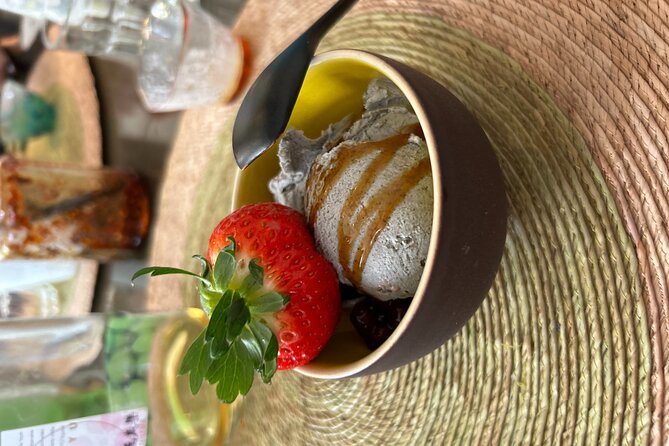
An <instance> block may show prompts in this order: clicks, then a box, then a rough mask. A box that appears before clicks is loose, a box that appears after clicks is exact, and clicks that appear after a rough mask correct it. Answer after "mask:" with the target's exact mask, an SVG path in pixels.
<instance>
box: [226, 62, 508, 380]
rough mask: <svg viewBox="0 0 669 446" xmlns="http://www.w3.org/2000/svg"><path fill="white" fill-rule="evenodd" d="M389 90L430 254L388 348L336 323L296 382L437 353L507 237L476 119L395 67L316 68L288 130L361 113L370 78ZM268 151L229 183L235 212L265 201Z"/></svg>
mask: <svg viewBox="0 0 669 446" xmlns="http://www.w3.org/2000/svg"><path fill="white" fill-rule="evenodd" d="M379 76H385V77H387V78H389V79H390V80H392V81H393V82H394V83H395V84H396V85H397V86H398V87H399V88H400V89H401V90H402V92H403V93H404V94H405V95H406V97H407V98H408V99H409V102H410V103H411V105H412V107H413V109H414V111H415V113H416V115H417V117H418V120H419V122H420V125H421V127H422V129H423V133H424V135H425V140H426V143H427V147H428V150H429V155H430V163H431V167H432V178H433V185H434V210H433V221H432V236H431V240H430V246H429V252H428V256H427V261H426V264H425V268H424V270H423V275H422V277H421V281H420V283H419V286H418V290H417V292H416V294H415V296H414V298H413V301H412V303H411V306H410V307H409V309H408V312H407V313H406V315H405V316H404V318H403V319H402V321H401V323H400V324H399V326H398V327H397V329H396V330H395V331H394V332H393V334H392V335H391V336H390V338H388V340H387V341H386V342H385V343H383V344H382V345H381V346H380V347H379V348H377V349H376V350H374V351H370V350H369V349H368V348H367V347H366V346H365V344H364V342H363V341H362V338H361V337H360V336H359V335H358V334H357V332H356V331H355V330H354V328H353V326H352V325H351V323H350V322H349V315H348V314H346V313H345V312H343V313H342V317H341V321H340V323H339V326H338V327H337V329H336V331H335V333H334V335H333V337H332V338H331V340H330V342H329V343H328V345H327V346H326V347H325V349H324V350H323V352H322V353H321V354H320V355H319V356H318V357H317V358H316V359H315V360H314V361H312V362H311V363H309V364H308V365H306V366H303V367H300V368H299V369H298V371H299V372H300V373H302V374H304V375H308V376H311V377H315V378H322V379H338V378H344V377H351V376H361V375H367V374H370V373H377V372H382V371H385V370H390V369H392V368H395V367H398V366H401V365H403V364H406V363H409V362H411V361H414V360H416V359H418V358H420V357H421V356H423V355H426V354H428V353H430V352H432V351H433V350H435V349H436V348H438V347H440V346H441V345H442V344H444V342H446V341H447V340H448V339H449V338H450V337H452V336H453V335H454V334H455V333H457V331H458V330H459V329H460V328H461V327H462V326H463V325H464V324H465V323H466V322H467V320H468V319H469V318H470V317H471V316H472V315H473V314H474V312H475V311H476V310H477V308H478V307H479V306H480V304H481V302H482V301H483V299H484V297H485V296H486V294H487V292H488V290H489V288H490V286H491V284H492V281H493V279H494V277H495V274H496V272H497V269H498V267H499V262H500V259H501V256H502V250H503V248H504V240H505V236H506V196H505V193H504V182H503V180H502V175H501V172H500V168H499V164H498V162H497V159H496V158H495V155H494V153H493V151H492V149H491V146H490V143H489V141H488V139H487V137H486V135H485V133H484V131H483V130H482V129H481V127H480V126H479V124H478V122H477V121H476V119H475V118H474V117H473V116H472V115H471V114H470V113H469V112H468V111H467V109H466V108H465V107H464V105H462V103H460V101H459V100H458V99H456V97H455V96H453V94H451V93H450V92H449V91H448V90H447V89H446V88H445V87H444V86H442V85H441V84H439V83H438V82H436V81H435V80H433V79H432V78H430V77H428V76H427V75H425V74H423V73H421V72H419V71H416V70H414V69H412V68H410V67H408V66H406V65H404V64H402V63H400V62H397V61H395V60H392V59H389V58H386V57H383V56H380V55H376V54H372V53H368V52H363V51H358V50H337V51H331V52H327V53H322V54H320V55H319V56H317V57H316V58H314V60H313V63H312V64H311V67H310V68H309V71H308V73H307V76H306V78H305V81H304V85H303V87H302V90H301V92H300V95H299V97H298V99H297V103H296V105H295V109H294V112H293V114H292V116H291V119H290V122H289V124H288V126H289V127H295V128H298V129H301V130H303V131H304V133H305V134H306V135H307V136H308V137H311V138H316V137H317V136H319V135H320V133H321V131H322V130H323V129H325V128H326V127H327V126H328V125H329V124H331V123H334V122H337V121H339V120H340V119H342V118H343V117H345V116H347V115H351V114H353V115H354V116H355V115H356V114H357V115H359V114H360V113H361V111H362V95H363V92H364V91H365V89H366V87H367V84H368V83H369V81H370V80H371V79H373V78H376V77H379ZM278 170H279V167H278V158H277V152H276V147H274V148H273V149H271V150H270V151H268V152H266V153H265V154H263V155H262V156H261V157H260V158H258V159H257V160H256V161H255V162H254V163H253V164H251V165H250V166H249V167H247V168H246V169H245V170H243V171H240V172H239V173H238V175H237V178H236V184H235V191H234V198H233V207H234V208H235V209H236V208H238V207H240V206H242V205H244V204H248V203H254V202H262V201H272V196H271V194H270V192H269V190H268V189H267V188H266V187H263V185H266V184H267V182H268V181H269V179H270V178H271V177H273V176H274V175H276V173H277V172H278Z"/></svg>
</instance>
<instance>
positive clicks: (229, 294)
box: [205, 290, 235, 358]
mask: <svg viewBox="0 0 669 446" xmlns="http://www.w3.org/2000/svg"><path fill="white" fill-rule="evenodd" d="M234 300H235V292H234V291H232V290H228V291H226V292H225V293H223V296H222V297H221V300H220V301H219V302H218V304H217V305H216V307H215V308H214V311H213V312H212V313H211V318H210V319H209V326H208V327H207V330H206V333H205V340H206V341H207V342H209V355H210V356H211V357H213V358H218V357H220V356H221V355H224V354H225V353H226V352H227V351H228V348H229V347H230V342H228V340H227V339H228V338H227V334H228V325H229V320H228V319H229V314H230V308H231V306H232V302H233V301H234Z"/></svg>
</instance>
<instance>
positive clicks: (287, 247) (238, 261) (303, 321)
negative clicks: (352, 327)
mask: <svg viewBox="0 0 669 446" xmlns="http://www.w3.org/2000/svg"><path fill="white" fill-rule="evenodd" d="M196 257H197V258H198V259H199V260H200V261H201V262H202V263H203V266H204V271H203V272H202V274H201V275H199V276H198V275H196V274H193V273H190V272H188V271H183V270H179V269H176V268H161V267H149V268H144V269H142V270H140V271H138V272H137V273H135V275H134V276H133V279H134V278H136V277H139V276H141V275H144V274H151V275H154V276H155V275H161V274H170V273H182V274H189V275H193V276H195V277H197V278H198V279H199V280H200V282H201V283H200V297H201V302H202V306H203V308H204V309H205V310H206V311H207V313H209V315H210V321H209V325H208V327H207V328H206V329H205V331H204V332H203V333H202V334H201V335H200V337H199V338H198V339H197V340H196V341H195V342H194V343H193V345H192V346H191V347H190V349H189V351H188V352H187V354H186V356H185V357H184V360H183V363H182V368H181V372H182V373H190V380H191V390H193V392H197V391H198V390H199V388H200V385H201V384H202V381H203V380H204V379H205V378H206V379H207V380H208V381H209V382H210V383H212V384H217V393H218V396H219V398H220V399H222V400H224V401H226V402H230V401H233V400H234V399H235V398H236V397H237V394H239V393H241V394H242V395H245V394H246V392H248V390H249V388H250V386H251V383H252V381H253V373H254V371H257V372H259V373H260V375H261V377H262V378H263V380H264V381H265V382H269V380H270V379H271V377H272V375H273V374H274V371H275V370H276V369H277V368H278V369H279V370H285V369H291V368H294V367H298V366H300V365H303V364H306V363H307V362H309V361H311V360H312V359H313V358H315V357H316V356H317V355H318V354H319V353H320V351H321V350H322V349H323V347H324V346H325V344H326V342H327V341H328V340H329V338H330V336H331V335H332V332H333V331H334V328H335V325H336V324H337V321H338V319H339V313H340V300H339V283H338V281H337V275H336V273H335V271H334V268H333V267H332V265H330V264H329V263H328V262H327V260H325V258H324V257H323V256H322V255H321V254H320V253H319V252H318V251H317V250H316V247H315V244H314V240H313V236H312V234H311V232H310V230H309V228H308V226H307V224H306V221H305V219H304V217H303V216H302V214H300V213H299V212H297V211H295V210H293V209H291V208H288V207H286V206H283V205H280V204H277V203H260V204H252V205H248V206H244V207H242V208H240V209H238V210H237V211H235V212H233V213H232V214H230V215H229V216H227V217H225V218H224V219H223V220H222V221H221V222H220V223H219V224H218V226H217V227H216V228H215V229H214V231H213V233H212V235H211V238H210V240H209V250H208V255H207V257H208V258H207V259H205V258H203V257H200V256H196Z"/></svg>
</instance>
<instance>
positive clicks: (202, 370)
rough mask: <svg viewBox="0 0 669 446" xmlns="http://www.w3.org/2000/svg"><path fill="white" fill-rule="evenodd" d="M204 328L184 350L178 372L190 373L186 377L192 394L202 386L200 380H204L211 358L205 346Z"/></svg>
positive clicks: (181, 373)
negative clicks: (186, 349)
mask: <svg viewBox="0 0 669 446" xmlns="http://www.w3.org/2000/svg"><path fill="white" fill-rule="evenodd" d="M204 334H205V332H204V330H203V331H202V333H200V335H199V336H198V337H197V339H195V341H193V343H192V344H191V346H190V347H189V348H188V351H186V354H185V355H184V357H183V359H182V360H181V366H180V367H179V374H180V375H184V374H186V373H190V376H189V377H188V382H189V385H190V391H191V392H192V393H193V394H196V393H197V392H199V390H200V387H201V386H202V381H203V380H204V377H205V374H206V373H207V370H208V369H209V366H210V364H211V359H210V358H209V351H208V350H209V349H208V348H207V347H206V342H205V339H204Z"/></svg>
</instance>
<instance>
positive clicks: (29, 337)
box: [0, 309, 231, 446]
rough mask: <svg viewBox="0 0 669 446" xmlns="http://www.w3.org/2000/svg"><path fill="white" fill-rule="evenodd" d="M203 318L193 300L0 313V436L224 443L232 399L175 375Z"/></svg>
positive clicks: (99, 443)
mask: <svg viewBox="0 0 669 446" xmlns="http://www.w3.org/2000/svg"><path fill="white" fill-rule="evenodd" d="M204 321H205V316H204V313H203V312H202V311H200V310H196V309H189V310H186V311H182V312H174V313H155V314H152V313H147V314H125V315H112V316H108V315H102V314H93V315H88V316H85V317H80V318H53V319H23V320H14V321H11V320H10V321H3V322H1V323H0V444H3V445H5V444H14V443H13V442H16V441H19V439H26V438H31V439H33V441H34V440H35V439H44V440H46V439H49V437H54V438H56V441H55V443H54V444H60V443H59V440H58V438H65V436H67V438H68V441H69V443H73V444H95V445H96V446H106V445H107V444H109V445H114V446H115V445H118V444H121V445H125V444H129V445H133V446H141V445H143V444H153V445H160V446H170V445H179V446H186V445H198V446H200V445H202V446H206V445H212V444H219V442H220V441H221V439H222V437H223V435H224V434H225V433H226V432H227V431H228V429H229V427H230V426H229V421H228V420H230V419H231V417H230V415H231V414H230V413H229V412H230V407H228V406H222V405H221V404H220V403H219V401H218V400H217V398H216V393H215V389H214V388H213V387H211V386H206V385H205V386H203V388H202V389H201V390H200V392H199V393H198V394H197V395H195V396H194V395H192V394H191V392H190V389H189V386H188V377H187V376H185V377H184V376H178V375H177V371H178V367H179V364H180V362H181V358H182V357H183V355H184V353H185V351H186V349H187V348H188V346H189V345H190V342H191V341H192V340H194V339H195V338H196V337H197V335H198V334H199V333H200V331H201V330H202V328H203V326H204ZM69 439H74V441H73V440H69ZM17 444H18V443H17ZM28 444H31V443H28ZM44 444H52V443H51V440H50V439H49V441H47V442H46V443H44ZM65 444H68V442H66V443H65Z"/></svg>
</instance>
